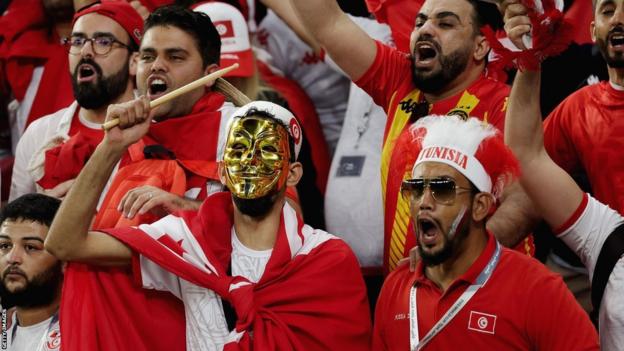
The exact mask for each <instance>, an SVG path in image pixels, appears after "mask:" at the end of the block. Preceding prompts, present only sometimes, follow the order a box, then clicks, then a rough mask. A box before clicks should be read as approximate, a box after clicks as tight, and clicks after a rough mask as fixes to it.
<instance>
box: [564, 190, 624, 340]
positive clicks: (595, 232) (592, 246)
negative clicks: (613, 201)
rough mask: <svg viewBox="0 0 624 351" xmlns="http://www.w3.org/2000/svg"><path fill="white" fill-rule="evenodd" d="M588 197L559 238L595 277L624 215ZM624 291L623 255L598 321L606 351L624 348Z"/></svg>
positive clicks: (615, 268) (611, 277)
mask: <svg viewBox="0 0 624 351" xmlns="http://www.w3.org/2000/svg"><path fill="white" fill-rule="evenodd" d="M587 196H588V202H587V205H586V206H585V208H584V209H583V212H582V214H581V215H580V217H579V218H578V219H577V220H576V222H575V223H574V224H572V225H571V226H570V227H569V228H567V229H564V230H563V231H562V233H561V234H559V235H558V237H559V238H560V239H561V240H563V241H564V242H565V243H566V245H568V246H569V247H570V248H571V249H572V250H573V251H574V252H575V253H576V254H577V255H578V256H579V257H580V259H581V261H582V262H583V264H584V265H585V267H586V268H587V270H588V271H589V277H590V279H592V278H593V275H594V269H595V267H596V261H597V260H598V255H599V254H600V250H601V249H602V245H603V244H604V242H605V240H606V239H607V237H608V236H609V235H610V234H611V233H612V232H613V230H614V229H615V228H617V226H619V225H620V224H622V223H623V222H624V217H622V215H620V214H619V213H618V212H616V211H614V210H612V209H611V208H609V206H607V205H605V204H603V203H601V202H599V201H598V200H596V199H594V198H593V197H591V196H589V195H587ZM623 291H624V258H620V260H619V261H618V262H617V263H616V265H615V267H614V268H613V272H612V273H611V275H610V276H609V281H608V282H607V286H606V288H605V291H604V295H603V298H602V303H601V304H600V311H599V315H598V323H599V326H600V330H599V331H600V346H601V350H603V351H621V350H624V293H623Z"/></svg>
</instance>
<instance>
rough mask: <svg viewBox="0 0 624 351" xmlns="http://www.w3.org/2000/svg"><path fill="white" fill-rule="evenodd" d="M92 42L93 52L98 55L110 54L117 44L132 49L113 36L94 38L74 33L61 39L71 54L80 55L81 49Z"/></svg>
mask: <svg viewBox="0 0 624 351" xmlns="http://www.w3.org/2000/svg"><path fill="white" fill-rule="evenodd" d="M89 41H90V42H91V47H92V48H93V52H94V53H95V54H96V55H106V54H108V53H109V52H110V51H111V50H112V49H113V46H115V44H117V45H118V46H119V47H123V48H126V49H128V50H130V47H129V46H128V45H126V44H124V43H122V42H120V41H119V40H117V39H115V38H114V37H112V36H108V35H103V36H97V37H93V38H87V37H83V36H80V35H72V36H71V37H69V38H63V39H61V44H63V46H65V48H67V52H69V53H70V54H71V55H78V54H80V51H82V47H83V46H85V45H86V44H87V42H89Z"/></svg>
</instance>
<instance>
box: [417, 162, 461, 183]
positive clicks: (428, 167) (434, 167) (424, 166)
mask: <svg viewBox="0 0 624 351" xmlns="http://www.w3.org/2000/svg"><path fill="white" fill-rule="evenodd" d="M412 176H413V178H435V177H450V178H453V179H455V181H456V182H457V184H458V185H462V184H468V183H469V182H468V179H467V178H466V177H465V176H464V175H463V174H461V173H459V171H458V170H456V169H455V168H453V167H451V166H449V165H447V164H445V163H440V162H430V161H428V162H423V163H420V164H419V165H418V166H416V167H415V168H414V170H413V171H412Z"/></svg>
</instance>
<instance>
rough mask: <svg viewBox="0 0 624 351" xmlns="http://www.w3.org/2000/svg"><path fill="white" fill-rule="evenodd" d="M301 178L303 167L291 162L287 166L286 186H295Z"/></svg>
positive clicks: (299, 163)
mask: <svg viewBox="0 0 624 351" xmlns="http://www.w3.org/2000/svg"><path fill="white" fill-rule="evenodd" d="M302 176H303V166H302V165H301V162H293V163H291V164H290V165H289V166H288V178H287V179H286V185H287V186H296V185H297V184H298V183H299V181H300V180H301V177H302Z"/></svg>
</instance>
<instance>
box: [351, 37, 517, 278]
mask: <svg viewBox="0 0 624 351" xmlns="http://www.w3.org/2000/svg"><path fill="white" fill-rule="evenodd" d="M411 65H412V62H411V60H410V57H409V55H407V54H404V53H401V52H399V51H396V50H394V49H392V48H390V47H387V46H385V45H383V44H381V43H379V42H378V43H377V57H376V58H375V62H374V63H373V64H372V65H371V68H369V70H368V71H367V72H366V73H365V74H364V76H363V77H362V78H360V79H359V80H358V81H357V82H356V84H358V85H359V86H360V87H362V89H364V90H365V91H366V92H368V93H369V94H370V95H371V96H372V97H373V99H374V100H375V102H376V103H377V104H378V105H379V106H382V107H383V108H384V110H385V111H386V113H387V114H388V121H387V123H386V129H385V132H384V142H383V150H382V156H381V182H382V184H381V186H382V195H383V201H384V270H385V272H389V271H391V270H393V269H394V268H395V267H396V264H397V262H398V261H399V260H400V259H401V258H403V257H405V256H406V255H407V253H408V252H409V249H411V248H412V247H414V245H415V244H416V238H415V235H414V232H413V230H414V229H413V226H412V225H411V220H410V214H409V207H408V203H407V202H406V201H405V200H403V198H402V197H401V195H400V191H399V190H400V187H401V182H402V181H403V179H405V178H406V177H409V175H410V173H411V169H412V166H413V164H414V160H415V159H416V156H417V155H418V152H419V150H414V149H413V147H412V145H411V143H410V142H409V140H408V138H407V130H408V128H407V127H408V125H409V124H410V123H412V122H413V121H414V119H413V118H412V121H410V117H411V116H412V113H415V114H418V113H419V111H417V110H418V109H419V108H422V104H419V102H423V101H424V96H423V94H422V93H421V91H420V90H418V89H417V88H416V87H415V85H414V83H413V82H412V68H411ZM508 96H509V87H508V86H507V85H505V84H503V83H499V82H496V81H494V80H492V79H489V78H486V77H485V76H484V75H482V76H481V77H480V78H479V79H477V80H476V81H475V82H473V84H472V85H471V86H470V87H468V89H466V90H464V91H463V92H461V93H459V94H456V95H454V96H451V97H449V98H447V99H445V100H442V101H438V102H436V103H434V104H429V105H428V111H427V110H425V111H424V114H439V115H450V114H455V115H460V116H464V117H466V118H467V117H468V116H470V117H477V118H479V119H482V120H483V121H486V122H488V123H491V124H493V125H494V126H496V127H497V128H499V129H500V130H503V128H504V117H505V110H506V108H507V97H508ZM424 106H425V109H427V105H424ZM421 112H422V111H421ZM419 115H422V113H420V114H419ZM452 132H453V131H449V133H452Z"/></svg>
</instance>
